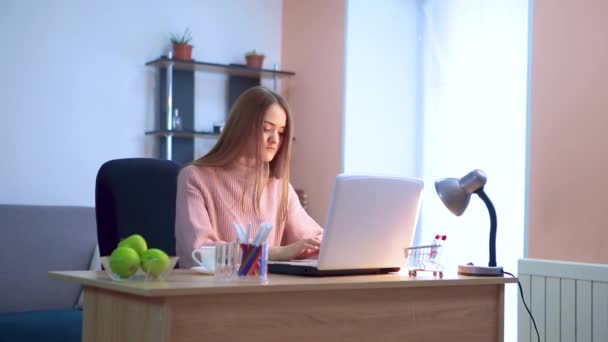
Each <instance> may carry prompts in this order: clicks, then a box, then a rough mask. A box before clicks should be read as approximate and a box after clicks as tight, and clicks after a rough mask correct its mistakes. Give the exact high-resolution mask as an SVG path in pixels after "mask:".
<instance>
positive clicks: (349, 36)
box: [344, 0, 421, 176]
mask: <svg viewBox="0 0 608 342" xmlns="http://www.w3.org/2000/svg"><path fill="white" fill-rule="evenodd" d="M346 18H347V19H346V63H345V64H346V72H345V110H344V171H345V172H349V173H370V172H371V173H384V174H396V175H401V176H420V174H419V169H420V164H419V163H418V162H417V161H418V160H419V159H420V157H419V156H418V153H419V152H418V151H420V149H421V146H420V137H419V134H420V129H419V119H418V118H419V114H418V112H419V107H418V105H419V104H418V102H417V101H418V100H417V99H419V98H420V95H419V93H418V92H419V89H420V88H419V77H420V65H419V63H418V56H419V51H418V50H419V47H418V39H417V38H418V25H419V22H418V10H417V4H416V1H401V0H382V1H381V2H379V3H378V4H370V3H369V1H366V0H349V1H347V9H346Z"/></svg>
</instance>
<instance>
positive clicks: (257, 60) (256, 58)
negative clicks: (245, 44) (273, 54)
mask: <svg viewBox="0 0 608 342" xmlns="http://www.w3.org/2000/svg"><path fill="white" fill-rule="evenodd" d="M264 57H265V56H264V55H263V54H260V53H258V52H257V51H255V50H251V51H249V52H247V53H246V54H245V60H246V61H247V66H248V67H250V68H257V69H261V68H262V64H264Z"/></svg>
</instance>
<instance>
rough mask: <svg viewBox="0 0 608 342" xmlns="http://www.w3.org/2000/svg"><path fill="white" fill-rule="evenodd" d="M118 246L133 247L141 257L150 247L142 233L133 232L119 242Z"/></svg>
mask: <svg viewBox="0 0 608 342" xmlns="http://www.w3.org/2000/svg"><path fill="white" fill-rule="evenodd" d="M118 247H129V248H133V249H134V250H135V251H136V252H137V254H139V257H141V255H142V253H143V252H145V251H146V250H147V249H148V244H146V240H144V238H143V237H142V236H141V235H139V234H133V235H131V236H129V237H128V238H126V239H123V240H121V241H120V242H119V243H118Z"/></svg>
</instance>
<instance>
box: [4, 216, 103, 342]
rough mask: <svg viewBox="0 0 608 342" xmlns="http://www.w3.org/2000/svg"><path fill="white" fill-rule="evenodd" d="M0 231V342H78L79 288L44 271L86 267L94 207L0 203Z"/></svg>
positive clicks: (93, 236)
mask: <svg viewBox="0 0 608 342" xmlns="http://www.w3.org/2000/svg"><path fill="white" fill-rule="evenodd" d="M0 231H1V232H2V240H1V242H0V243H1V248H0V266H1V272H0V294H2V300H0V342H2V341H64V342H69V341H80V340H81V335H82V311H81V309H80V308H79V307H78V305H77V303H78V299H79V295H80V292H81V286H80V285H79V284H76V283H70V282H66V281H61V280H55V279H50V278H49V276H48V272H49V271H55V270H86V269H88V268H89V264H90V260H91V257H92V256H93V251H94V250H95V246H96V245H97V231H96V223H95V209H94V208H90V207H70V206H32V205H0Z"/></svg>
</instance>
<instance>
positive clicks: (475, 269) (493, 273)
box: [458, 263, 503, 277]
mask: <svg viewBox="0 0 608 342" xmlns="http://www.w3.org/2000/svg"><path fill="white" fill-rule="evenodd" d="M458 274H460V275H467V276H474V277H502V276H503V271H502V266H495V267H490V266H475V265H473V264H470V263H469V264H466V265H458Z"/></svg>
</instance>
